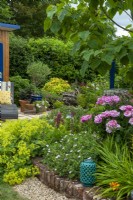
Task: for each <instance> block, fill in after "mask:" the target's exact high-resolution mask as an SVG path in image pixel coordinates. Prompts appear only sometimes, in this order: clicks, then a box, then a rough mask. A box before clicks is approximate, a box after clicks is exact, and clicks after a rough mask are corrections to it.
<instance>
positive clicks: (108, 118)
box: [80, 95, 133, 138]
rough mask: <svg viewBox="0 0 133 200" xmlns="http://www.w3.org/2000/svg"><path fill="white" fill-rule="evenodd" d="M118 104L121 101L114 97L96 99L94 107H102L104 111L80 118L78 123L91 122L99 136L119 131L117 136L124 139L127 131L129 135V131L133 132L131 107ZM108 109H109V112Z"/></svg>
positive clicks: (132, 108) (132, 107) (132, 109)
mask: <svg viewBox="0 0 133 200" xmlns="http://www.w3.org/2000/svg"><path fill="white" fill-rule="evenodd" d="M120 104H121V100H120V98H119V97H118V96H116V95H114V96H102V97H100V98H98V100H97V102H96V107H97V106H98V105H99V106H100V105H102V106H104V109H105V111H103V112H100V113H98V114H95V115H85V116H82V117H81V119H80V121H81V122H83V123H84V122H88V121H91V122H93V125H94V129H95V130H97V132H98V133H99V134H100V133H101V134H103V133H104V134H105V133H114V132H116V131H119V136H120V135H121V138H124V135H125V134H127V133H128V131H129V132H130V133H131V129H132V130H133V106H132V105H120ZM109 108H111V109H110V110H109ZM112 108H113V109H112ZM114 108H115V109H114ZM106 109H107V110H106ZM99 126H100V127H99ZM100 128H101V129H100Z"/></svg>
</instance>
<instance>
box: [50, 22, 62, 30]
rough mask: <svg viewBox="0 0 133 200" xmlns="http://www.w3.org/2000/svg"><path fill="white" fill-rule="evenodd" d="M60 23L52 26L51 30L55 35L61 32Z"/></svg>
mask: <svg viewBox="0 0 133 200" xmlns="http://www.w3.org/2000/svg"><path fill="white" fill-rule="evenodd" d="M60 27H61V26H60V22H59V21H56V22H54V23H53V24H52V26H51V28H50V30H51V31H52V32H53V33H57V32H58V31H59V30H60Z"/></svg>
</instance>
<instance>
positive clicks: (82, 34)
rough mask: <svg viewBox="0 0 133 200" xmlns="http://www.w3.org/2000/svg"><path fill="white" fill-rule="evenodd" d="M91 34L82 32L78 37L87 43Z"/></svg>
mask: <svg viewBox="0 0 133 200" xmlns="http://www.w3.org/2000/svg"><path fill="white" fill-rule="evenodd" d="M89 34H90V32H89V31H82V32H79V34H78V35H79V37H80V38H81V39H82V40H84V41H86V40H87V38H88V36H89Z"/></svg>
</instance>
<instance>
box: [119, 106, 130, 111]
mask: <svg viewBox="0 0 133 200" xmlns="http://www.w3.org/2000/svg"><path fill="white" fill-rule="evenodd" d="M119 109H120V110H122V111H127V110H130V111H131V110H132V109H133V106H131V105H123V106H120V108H119Z"/></svg>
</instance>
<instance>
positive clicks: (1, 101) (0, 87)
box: [0, 81, 18, 120]
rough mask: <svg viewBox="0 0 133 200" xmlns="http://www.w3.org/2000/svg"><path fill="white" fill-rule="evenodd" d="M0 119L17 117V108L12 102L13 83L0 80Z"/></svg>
mask: <svg viewBox="0 0 133 200" xmlns="http://www.w3.org/2000/svg"><path fill="white" fill-rule="evenodd" d="M0 119H1V120H5V119H18V108H17V106H16V105H15V104H14V84H13V83H12V82H3V81H1V82H0Z"/></svg>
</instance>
